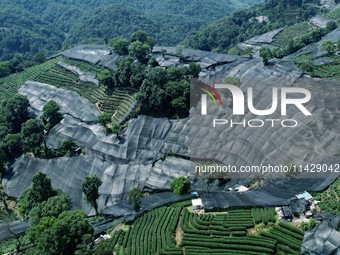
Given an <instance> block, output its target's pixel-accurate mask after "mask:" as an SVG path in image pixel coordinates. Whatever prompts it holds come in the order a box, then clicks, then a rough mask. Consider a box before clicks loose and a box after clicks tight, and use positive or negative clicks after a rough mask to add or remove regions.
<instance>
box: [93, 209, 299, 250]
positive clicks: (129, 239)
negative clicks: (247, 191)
mask: <svg viewBox="0 0 340 255" xmlns="http://www.w3.org/2000/svg"><path fill="white" fill-rule="evenodd" d="M256 224H259V225H256ZM251 233H252V234H251ZM302 239H303V231H302V230H300V229H298V228H296V227H295V226H293V225H291V224H289V223H281V222H280V223H279V224H277V223H276V213H275V211H274V210H273V209H268V208H266V209H252V210H232V211H228V212H226V213H218V214H213V213H207V214H200V215H199V214H195V213H192V212H189V211H188V209H187V208H186V207H185V206H176V205H173V206H170V207H161V208H158V209H155V210H152V211H151V212H148V213H145V214H143V216H141V217H140V218H138V219H137V220H136V221H135V222H134V223H133V224H132V225H130V226H129V228H128V230H127V231H122V230H120V231H118V232H115V233H114V234H113V237H112V239H110V240H108V241H107V242H109V243H110V247H113V249H114V250H115V252H116V254H132V255H137V254H160V255H162V254H164V255H166V254H168V255H180V254H187V255H203V254H205V255H206V254H228V255H234V254H235V255H241V254H242V255H260V254H262V255H263V254H281V255H284V254H298V252H299V248H300V246H301V242H302ZM114 247H115V248H114ZM95 254H96V253H95Z"/></svg>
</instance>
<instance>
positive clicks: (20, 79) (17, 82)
mask: <svg viewBox="0 0 340 255" xmlns="http://www.w3.org/2000/svg"><path fill="white" fill-rule="evenodd" d="M61 60H62V57H57V58H54V59H50V60H48V61H46V62H44V63H43V64H40V65H35V66H32V67H29V68H26V69H25V70H24V71H22V72H20V73H16V74H11V75H9V76H6V77H4V78H1V79H0V100H2V99H6V98H10V97H12V96H13V95H14V94H16V93H17V92H18V89H19V88H20V86H21V85H23V84H24V83H25V81H27V80H34V79H35V78H36V77H37V76H39V75H40V74H42V73H44V72H47V71H48V70H50V69H51V68H52V67H53V66H55V65H56V63H58V62H59V61H61Z"/></svg>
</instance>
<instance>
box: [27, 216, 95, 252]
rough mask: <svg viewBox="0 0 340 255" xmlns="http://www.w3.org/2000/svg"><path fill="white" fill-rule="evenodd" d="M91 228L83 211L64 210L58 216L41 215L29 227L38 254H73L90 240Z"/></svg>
mask: <svg viewBox="0 0 340 255" xmlns="http://www.w3.org/2000/svg"><path fill="white" fill-rule="evenodd" d="M92 234H93V228H92V226H91V224H90V223H89V222H88V221H87V220H86V215H85V213H84V212H83V211H66V212H63V213H61V214H60V215H59V216H58V218H55V217H43V218H42V219H41V220H40V223H39V224H38V225H36V226H33V227H31V228H30V229H29V233H28V235H29V236H30V239H31V240H32V241H34V243H35V244H36V245H37V246H36V248H37V250H38V251H39V254H46V255H47V254H48V255H65V254H75V252H76V251H77V250H78V249H79V247H84V246H85V247H86V245H88V244H89V243H90V242H91V241H92Z"/></svg>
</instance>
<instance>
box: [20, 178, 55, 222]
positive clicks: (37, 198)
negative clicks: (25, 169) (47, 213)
mask: <svg viewBox="0 0 340 255" xmlns="http://www.w3.org/2000/svg"><path fill="white" fill-rule="evenodd" d="M32 183H33V185H32V188H30V189H28V190H26V191H24V192H23V193H22V194H21V195H20V198H19V211H20V213H22V214H23V215H25V216H27V215H28V214H29V212H30V211H31V210H32V209H33V208H34V207H35V206H37V205H38V204H40V203H42V202H44V201H47V200H48V199H49V198H50V197H53V196H55V195H57V192H56V191H55V190H54V189H53V188H52V184H51V179H50V178H48V177H47V176H46V175H45V174H43V173H41V172H39V173H37V174H36V175H35V176H34V177H33V179H32Z"/></svg>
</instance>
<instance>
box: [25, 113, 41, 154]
mask: <svg viewBox="0 0 340 255" xmlns="http://www.w3.org/2000/svg"><path fill="white" fill-rule="evenodd" d="M21 139H22V144H23V148H24V150H25V151H26V152H34V153H37V154H39V152H38V150H39V148H40V146H41V143H42V142H43V140H44V126H43V125H42V123H41V121H39V120H37V119H30V120H28V121H26V122H25V123H23V124H22V126H21Z"/></svg>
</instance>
